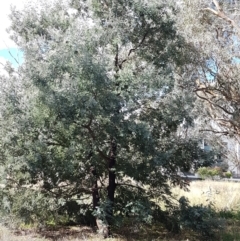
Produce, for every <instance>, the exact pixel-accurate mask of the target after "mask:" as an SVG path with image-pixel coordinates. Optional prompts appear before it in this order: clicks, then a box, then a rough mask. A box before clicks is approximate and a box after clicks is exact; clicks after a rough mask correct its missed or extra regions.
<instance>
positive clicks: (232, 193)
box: [173, 180, 240, 210]
mask: <svg viewBox="0 0 240 241" xmlns="http://www.w3.org/2000/svg"><path fill="white" fill-rule="evenodd" d="M173 193H174V195H175V197H176V198H180V197H181V196H185V197H187V198H188V199H189V201H190V203H191V204H192V205H194V204H195V205H196V204H203V205H208V204H209V203H210V202H212V203H213V204H214V207H215V208H216V209H217V210H240V183H235V182H226V181H221V182H220V181H212V180H205V181H193V182H191V183H190V186H189V191H188V192H187V191H184V190H182V189H180V188H178V187H176V188H173Z"/></svg>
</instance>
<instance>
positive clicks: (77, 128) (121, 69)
mask: <svg viewBox="0 0 240 241" xmlns="http://www.w3.org/2000/svg"><path fill="white" fill-rule="evenodd" d="M172 11H174V9H173V8H172V7H171V6H169V5H166V4H163V3H162V2H161V1H157V2H155V1H150V2H148V4H145V2H144V1H119V0H118V1H115V0H111V1H110V0H109V1H108V0H106V1H102V2H100V1H95V0H92V1H74V0H73V1H69V2H65V1H64V2H61V1H57V2H53V3H43V2H42V3H41V4H39V5H38V7H36V6H31V5H28V6H26V8H25V9H24V10H23V11H21V12H19V11H17V10H16V9H13V10H12V14H11V20H12V26H11V29H10V33H11V36H12V39H13V40H14V41H15V42H16V44H18V46H19V47H20V48H21V50H22V51H23V53H24V63H23V64H22V65H21V66H20V67H19V69H18V70H17V71H14V70H13V69H10V70H9V68H8V73H9V76H8V77H2V81H7V82H8V83H10V85H8V86H7V87H6V91H5V92H4V93H3V96H4V98H3V101H2V107H1V127H2V128H1V145H2V150H1V155H2V169H1V180H2V181H4V183H5V184H6V186H5V188H4V189H3V190H1V195H2V198H3V202H2V210H7V212H8V214H9V213H11V214H14V215H18V216H21V217H22V218H23V217H24V218H28V219H27V220H26V221H35V220H37V219H42V220H45V221H46V219H47V218H48V219H49V217H50V216H49V215H50V214H51V215H52V216H51V217H54V215H60V214H63V213H65V214H66V212H67V214H68V215H69V216H70V218H75V220H76V219H77V218H79V217H80V216H81V213H83V212H85V211H86V210H93V211H94V215H95V216H96V217H97V223H100V222H101V223H103V224H105V226H104V230H103V231H106V235H108V230H107V225H111V224H112V223H113V220H114V218H113V217H114V214H115V215H118V216H119V217H121V216H123V215H126V214H127V213H133V214H134V213H138V215H137V216H136V217H137V218H138V219H139V218H140V219H143V220H145V221H149V220H150V218H151V217H153V211H154V209H156V208H157V206H156V204H154V202H153V201H151V200H154V198H155V200H156V198H157V199H161V200H163V201H165V203H166V204H167V205H170V203H171V199H170V194H171V191H170V187H171V184H175V185H180V186H181V187H184V186H185V185H186V183H185V181H184V180H183V179H181V178H180V177H179V175H178V170H179V169H181V168H185V167H186V166H189V165H191V163H192V161H193V160H196V159H197V158H199V156H200V155H201V151H200V150H199V147H198V143H197V140H196V139H194V140H192V139H189V138H186V137H185V136H183V135H181V134H179V133H180V132H179V128H180V127H181V126H183V125H184V126H185V127H186V126H188V125H191V124H192V121H193V118H194V112H193V108H194V98H193V96H192V95H191V93H189V92H188V91H187V90H183V89H179V88H178V85H176V81H177V82H178V83H179V81H180V80H179V78H176V73H177V71H179V69H181V71H182V70H183V69H185V68H186V66H188V65H189V64H190V63H194V61H195V57H196V56H195V52H194V48H193V47H192V46H191V45H188V44H186V42H185V41H184V39H183V38H182V37H181V36H180V35H179V34H178V33H177V31H176V29H175V26H174V21H173V20H172V19H171V17H170V15H171V12H172ZM146 186H147V187H148V188H145V187H146ZM30 197H31V198H30ZM90 197H91V199H92V201H91V202H89V198H90ZM158 208H159V207H158ZM43 210H45V212H43ZM44 215H45V216H44ZM101 225H102V224H101Z"/></svg>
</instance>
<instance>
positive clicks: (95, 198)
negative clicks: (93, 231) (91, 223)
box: [91, 167, 109, 238]
mask: <svg viewBox="0 0 240 241" xmlns="http://www.w3.org/2000/svg"><path fill="white" fill-rule="evenodd" d="M91 174H92V177H93V185H92V202H93V210H96V209H97V208H98V207H99V201H100V196H99V191H98V183H97V172H96V169H95V168H94V167H91ZM96 225H97V227H98V230H99V233H101V234H102V235H103V237H104V238H107V237H108V236H109V230H108V225H107V224H106V223H105V222H104V220H101V218H99V217H96Z"/></svg>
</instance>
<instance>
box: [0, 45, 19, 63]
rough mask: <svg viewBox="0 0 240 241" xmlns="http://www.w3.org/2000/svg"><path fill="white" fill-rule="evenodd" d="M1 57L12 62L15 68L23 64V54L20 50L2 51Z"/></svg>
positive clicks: (0, 51) (0, 52) (0, 50)
mask: <svg viewBox="0 0 240 241" xmlns="http://www.w3.org/2000/svg"><path fill="white" fill-rule="evenodd" d="M0 57H2V58H4V59H6V60H7V61H9V62H11V63H12V64H13V66H18V65H19V64H22V62H23V52H22V51H20V50H19V49H18V48H9V49H0Z"/></svg>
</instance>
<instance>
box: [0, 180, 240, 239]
mask: <svg viewBox="0 0 240 241" xmlns="http://www.w3.org/2000/svg"><path fill="white" fill-rule="evenodd" d="M173 192H174V195H175V197H176V199H178V198H180V197H181V196H185V197H187V198H188V199H189V200H190V203H191V204H193V205H196V204H204V205H208V204H210V203H212V204H213V207H214V208H215V209H216V210H217V211H219V212H220V211H221V212H222V213H223V214H222V215H223V218H225V220H226V224H227V225H226V230H222V231H221V232H220V233H219V234H218V237H217V239H216V240H217V241H240V183H232V182H217V181H194V182H191V183H190V187H189V192H185V191H183V190H182V189H179V188H174V189H173ZM223 210H224V211H223ZM113 233H114V235H113V238H109V239H105V240H111V241H141V240H142V241H148V240H149V241H150V240H151V241H153V240H154V241H183V240H185V241H186V240H188V241H198V238H197V236H196V235H195V234H194V233H192V232H190V231H189V232H185V233H182V234H181V235H178V236H173V235H171V234H169V233H167V232H166V230H164V229H163V228H162V227H161V226H136V225H135V224H134V223H129V224H128V225H126V227H124V228H121V229H120V230H113ZM0 240H1V241H28V240H31V241H80V240H81V241H85V240H86V241H99V240H103V239H102V238H101V236H100V235H99V234H97V232H95V231H94V230H92V229H91V228H89V227H79V226H78V227H77V226H76V227H64V228H63V227H59V228H54V229H43V230H41V231H38V232H37V231H34V230H30V229H21V230H13V231H10V230H9V229H7V228H5V227H3V226H0Z"/></svg>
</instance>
